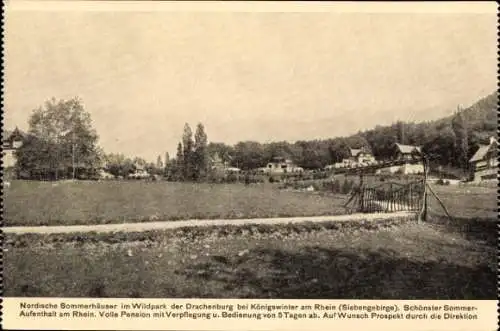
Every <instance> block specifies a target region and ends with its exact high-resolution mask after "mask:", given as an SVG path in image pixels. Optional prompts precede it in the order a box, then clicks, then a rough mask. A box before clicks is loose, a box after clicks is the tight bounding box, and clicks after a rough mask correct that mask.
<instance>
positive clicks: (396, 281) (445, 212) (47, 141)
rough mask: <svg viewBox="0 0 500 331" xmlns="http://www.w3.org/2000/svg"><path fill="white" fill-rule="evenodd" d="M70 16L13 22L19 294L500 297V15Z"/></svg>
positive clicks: (127, 12) (10, 105)
mask: <svg viewBox="0 0 500 331" xmlns="http://www.w3.org/2000/svg"><path fill="white" fill-rule="evenodd" d="M69 3H72V4H73V5H72V6H70V4H69ZM69 3H68V2H66V3H65V4H62V2H61V3H60V4H58V2H50V1H48V2H45V1H39V2H37V3H35V4H33V3H31V2H26V1H8V2H7V3H6V4H5V14H4V34H3V46H4V51H3V63H4V67H3V90H2V94H3V105H2V113H3V123H2V175H3V178H2V183H3V185H2V200H3V215H2V220H3V224H2V230H3V295H4V296H5V297H21V298H39V297H44V298H137V299H139V298H143V299H144V298H156V299H160V298H198V299H202V298H210V299H314V300H318V299H328V300H333V299H364V300H389V299H390V300H414V299H418V300H495V299H496V297H497V258H496V257H497V235H498V232H497V226H496V221H497V217H498V208H497V185H498V178H497V175H498V159H497V150H498V134H497V125H498V119H497V106H498V101H499V100H498V81H497V70H498V53H497V51H498V44H497V31H498V30H497V12H496V4H495V3H492V4H493V6H492V7H487V8H493V9H492V10H490V11H466V10H450V11H447V10H446V9H447V8H448V7H447V5H446V4H441V5H436V7H432V4H429V6H428V7H427V8H428V10H427V11H426V12H424V11H418V10H416V11H411V10H409V9H406V7H404V6H405V5H404V4H401V5H400V6H399V7H398V6H394V8H396V9H395V10H387V11H384V10H374V11H365V10H363V8H364V7H363V5H361V4H360V5H358V6H354V5H353V6H352V7H349V8H351V10H331V8H335V7H336V5H335V3H328V2H325V3H324V4H320V5H317V6H316V7H314V6H312V5H311V7H308V5H307V4H305V3H303V4H302V5H298V4H295V5H293V4H290V8H291V9H290V10H286V6H284V8H285V9H283V10H278V9H276V8H277V7H273V6H268V7H269V8H271V9H270V10H253V9H252V5H254V3H252V2H247V3H246V5H245V6H244V8H242V9H237V8H236V7H235V8H234V9H225V10H215V9H214V10H210V9H207V8H210V7H208V4H206V5H205V6H203V4H201V3H200V4H199V5H196V4H192V7H188V6H187V5H186V6H184V7H183V6H181V7H182V8H181V9H180V10H172V9H171V7H168V6H163V5H162V3H161V2H159V1H158V2H152V3H151V4H150V6H148V5H146V3H147V2H141V5H142V6H141V7H140V6H138V5H139V4H138V3H139V1H137V2H134V1H130V2H129V1H124V2H121V1H113V2H103V3H102V4H99V3H98V2H94V1H89V2H85V1H83V2H80V1H71V2H69ZM219 4H220V3H219ZM263 6H264V7H263V8H268V7H266V6H265V5H263ZM338 6H340V4H339V5H338ZM169 8H170V9H169ZM189 8H192V9H189ZM220 8H223V6H220ZM220 8H219V9H220ZM313 8H316V10H312V9H313ZM329 8H330V9H329ZM352 8H354V9H352ZM356 8H358V10H355V9H356ZM433 8H436V11H435V12H432V9H433ZM454 8H461V7H460V6H458V7H454ZM464 8H465V7H464ZM438 9H439V10H438ZM325 307H326V306H325ZM324 309H327V308H324ZM457 309H458V308H457ZM456 314H459V312H456ZM460 314H465V313H464V312H463V311H461V312H460ZM457 316H458V315H457ZM457 316H455V317H453V318H455V319H460V318H464V319H467V318H466V317H463V315H460V316H461V317H457ZM450 318H451V317H450Z"/></svg>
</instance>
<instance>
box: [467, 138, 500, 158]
mask: <svg viewBox="0 0 500 331" xmlns="http://www.w3.org/2000/svg"><path fill="white" fill-rule="evenodd" d="M493 146H498V141H497V140H496V139H491V142H490V144H489V145H481V146H479V149H478V150H477V152H476V153H474V155H473V156H472V158H471V159H470V160H469V162H477V161H480V160H482V159H484V157H485V156H486V154H488V152H489V151H490V149H491V147H493Z"/></svg>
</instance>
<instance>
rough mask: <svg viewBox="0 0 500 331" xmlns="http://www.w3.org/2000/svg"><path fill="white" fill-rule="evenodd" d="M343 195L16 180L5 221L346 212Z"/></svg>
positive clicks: (261, 187) (262, 187)
mask: <svg viewBox="0 0 500 331" xmlns="http://www.w3.org/2000/svg"><path fill="white" fill-rule="evenodd" d="M345 201H346V196H344V195H331V194H330V195H325V194H306V193H302V192H289V191H283V190H279V189H278V188H277V186H276V185H272V184H252V185H249V186H245V185H244V184H192V183H176V182H164V181H161V182H145V181H103V182H85V181H77V182H56V183H51V182H35V181H13V182H12V185H11V187H10V188H8V189H6V190H5V191H4V206H5V209H4V212H5V214H4V225H5V226H33V225H70V224H103V223H123V222H144V221H172V220H182V219H215V218H223V219H238V218H264V217H285V216H320V215H338V214H343V213H345V212H346V211H345V209H344V208H343V207H342V206H343V204H344V203H345Z"/></svg>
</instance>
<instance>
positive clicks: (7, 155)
mask: <svg viewBox="0 0 500 331" xmlns="http://www.w3.org/2000/svg"><path fill="white" fill-rule="evenodd" d="M25 138H26V134H25V133H24V132H22V131H21V130H19V129H18V128H17V127H16V128H15V129H14V130H13V131H6V130H4V131H3V132H2V161H3V167H4V168H5V169H8V168H12V167H14V166H15V165H16V162H17V157H16V151H17V150H18V149H19V148H20V147H21V146H22V145H23V142H24V139H25Z"/></svg>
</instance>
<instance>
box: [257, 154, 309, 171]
mask: <svg viewBox="0 0 500 331" xmlns="http://www.w3.org/2000/svg"><path fill="white" fill-rule="evenodd" d="M303 171H304V169H302V168H301V167H298V166H297V165H295V164H294V163H293V161H292V160H290V159H286V158H284V157H273V158H272V159H271V162H269V163H268V164H267V165H266V168H265V172H267V173H276V174H279V173H298V172H303Z"/></svg>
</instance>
